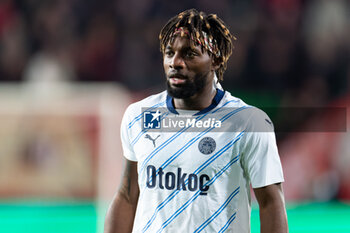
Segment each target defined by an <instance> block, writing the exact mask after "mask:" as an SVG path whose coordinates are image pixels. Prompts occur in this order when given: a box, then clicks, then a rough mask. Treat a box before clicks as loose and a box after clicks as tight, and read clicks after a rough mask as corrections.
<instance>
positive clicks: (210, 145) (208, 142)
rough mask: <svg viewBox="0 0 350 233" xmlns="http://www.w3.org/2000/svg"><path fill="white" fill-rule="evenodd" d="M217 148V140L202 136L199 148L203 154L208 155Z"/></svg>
mask: <svg viewBox="0 0 350 233" xmlns="http://www.w3.org/2000/svg"><path fill="white" fill-rule="evenodd" d="M215 148H216V142H215V140H214V139H213V138H211V137H205V138H202V140H200V141H199V144H198V149H199V151H200V152H201V153H202V154H205V155H208V154H211V153H213V152H214V150H215Z"/></svg>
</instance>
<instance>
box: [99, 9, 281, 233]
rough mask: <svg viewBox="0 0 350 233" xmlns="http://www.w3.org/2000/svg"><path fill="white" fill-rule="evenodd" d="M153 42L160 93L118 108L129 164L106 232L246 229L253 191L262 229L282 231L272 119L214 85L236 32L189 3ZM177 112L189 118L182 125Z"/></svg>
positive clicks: (244, 232)
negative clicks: (162, 83) (159, 60)
mask: <svg viewBox="0 0 350 233" xmlns="http://www.w3.org/2000/svg"><path fill="white" fill-rule="evenodd" d="M159 39H160V49H161V52H162V53H163V66H164V70H165V75H166V81H167V90H166V91H164V92H162V93H160V94H157V95H152V96H150V97H148V98H146V99H144V100H141V101H139V102H137V103H134V104H131V105H130V106H129V107H128V109H127V110H126V112H125V114H124V117H123V121H122V125H121V138H122V145H123V152H124V156H125V158H126V167H125V171H124V176H123V179H122V185H121V187H120V189H119V191H118V193H117V194H116V196H115V198H114V200H113V202H112V204H111V206H110V208H109V211H108V213H107V217H106V223H105V233H116V232H118V233H126V232H127V233H130V232H142V233H144V232H150V233H154V232H157V233H159V232H169V233H179V232H181V233H183V232H185V233H187V232H210V233H213V232H237V233H248V232H250V211H251V197H250V187H252V188H253V189H254V193H255V196H256V198H257V201H258V203H259V210H260V222H261V224H260V225H261V232H265V233H273V232H279V233H284V232H288V226H287V217H286V210H285V206H284V197H283V192H282V187H281V182H283V181H284V180H283V173H282V168H281V163H280V159H279V155H278V152H277V146H276V141H275V135H274V132H273V126H272V123H271V121H270V119H269V118H268V117H267V116H266V114H265V113H264V112H262V111H261V110H259V109H256V108H254V107H252V106H249V105H247V104H245V103H244V102H243V101H242V100H240V99H238V98H235V97H233V96H232V95H231V94H230V93H228V92H226V91H224V90H222V87H221V86H220V84H219V83H218V82H219V81H220V80H222V79H223V74H224V71H225V69H226V64H227V61H228V59H229V57H230V55H231V53H232V48H233V45H232V40H234V39H235V38H234V37H233V36H232V35H231V33H230V31H229V30H228V29H227V27H226V26H225V24H224V22H223V21H222V20H221V19H219V18H218V17H217V16H216V15H215V14H209V15H207V14H205V13H203V12H198V11H197V10H195V9H191V10H187V11H184V12H182V13H180V14H179V15H177V16H175V17H173V18H172V19H170V20H169V21H168V23H167V24H166V25H165V26H164V27H163V29H162V30H161V32H160V36H159ZM181 116H190V117H192V118H191V119H190V121H187V124H183V125H180V123H181V122H180V120H181ZM179 118H180V120H179V122H178V124H179V125H178V126H179V127H178V128H176V130H173V131H169V130H168V131H166V130H165V128H167V127H166V125H165V123H163V122H170V121H171V120H172V121H175V120H176V119H179ZM174 119H175V120H174ZM182 119H183V118H182ZM192 119H193V121H192ZM213 119H216V120H215V122H214V123H215V124H208V125H207V126H206V127H204V128H203V127H202V126H203V125H205V123H203V122H209V123H210V121H212V120H213ZM201 121H202V123H203V124H202V123H200V122H201ZM198 122H199V123H198ZM212 123H213V122H212ZM162 124H163V125H162ZM173 126H175V125H173ZM162 130H163V131H162Z"/></svg>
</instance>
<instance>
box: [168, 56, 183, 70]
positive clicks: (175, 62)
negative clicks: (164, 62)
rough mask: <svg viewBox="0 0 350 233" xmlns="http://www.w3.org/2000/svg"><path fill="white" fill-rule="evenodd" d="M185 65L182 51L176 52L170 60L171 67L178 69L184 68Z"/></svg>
mask: <svg viewBox="0 0 350 233" xmlns="http://www.w3.org/2000/svg"><path fill="white" fill-rule="evenodd" d="M184 66H185V61H184V59H183V58H182V56H181V54H180V53H175V54H174V56H173V57H172V59H171V61H170V67H171V68H173V69H176V70H179V69H182V68H184Z"/></svg>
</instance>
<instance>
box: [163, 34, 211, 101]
mask: <svg viewBox="0 0 350 233" xmlns="http://www.w3.org/2000/svg"><path fill="white" fill-rule="evenodd" d="M163 65H164V71H165V75H166V78H167V90H168V94H169V95H170V96H172V97H174V98H180V99H186V98H190V97H192V96H194V95H196V94H197V93H199V92H201V91H202V90H203V89H204V88H205V87H207V86H208V85H211V86H212V82H213V77H214V76H213V74H214V73H213V72H215V67H214V65H213V59H212V57H211V56H210V55H209V54H208V52H207V51H205V50H202V48H201V46H200V45H198V46H196V47H194V48H193V47H192V48H191V45H190V40H189V39H188V38H187V37H180V36H176V37H175V39H174V41H173V43H171V44H170V43H169V44H168V45H167V47H166V49H165V51H164V57H163Z"/></svg>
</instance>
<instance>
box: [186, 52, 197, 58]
mask: <svg viewBox="0 0 350 233" xmlns="http://www.w3.org/2000/svg"><path fill="white" fill-rule="evenodd" d="M195 56H198V54H197V53H196V52H195V51H193V50H188V51H187V52H186V57H188V58H194V57H195Z"/></svg>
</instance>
